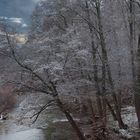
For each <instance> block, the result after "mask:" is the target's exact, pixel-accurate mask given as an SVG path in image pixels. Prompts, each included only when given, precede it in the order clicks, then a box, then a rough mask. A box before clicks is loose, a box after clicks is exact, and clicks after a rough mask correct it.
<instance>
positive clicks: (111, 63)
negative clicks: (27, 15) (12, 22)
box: [0, 0, 140, 140]
mask: <svg viewBox="0 0 140 140" xmlns="http://www.w3.org/2000/svg"><path fill="white" fill-rule="evenodd" d="M8 28H10V27H8ZM14 34H15V31H14V30H12V31H11V30H10V32H9V30H8V29H7V26H6V25H5V24H4V23H1V35H0V36H1V37H0V65H1V69H0V71H1V74H0V79H1V83H0V84H1V86H2V87H1V93H3V91H4V92H5V93H7V92H8V91H7V90H9V92H10V93H11V90H12V89H11V87H13V91H14V92H16V93H17V94H19V93H22V94H24V93H25V92H32V93H36V92H38V93H40V94H44V96H49V101H47V102H46V104H45V105H44V106H43V107H42V108H41V110H40V111H39V112H38V113H37V114H36V115H37V117H38V115H40V113H41V112H42V111H43V110H45V109H46V108H47V106H48V105H54V106H57V107H58V108H59V109H60V111H61V112H62V113H63V114H64V115H65V116H66V118H67V120H68V122H69V123H70V124H71V126H72V128H73V130H74V132H75V133H76V135H77V138H79V140H86V139H93V140H94V139H95V140H109V139H112V140H115V138H112V137H111V136H110V134H109V136H108V135H107V134H108V133H114V132H111V131H113V130H110V129H111V128H110V127H109V126H108V116H109V114H110V115H111V116H112V118H113V120H114V121H115V122H117V125H118V127H119V128H120V129H126V130H128V129H129V130H130V128H129V125H128V124H125V120H124V119H123V118H122V116H121V114H122V111H121V110H122V108H124V107H129V106H133V107H135V111H136V115H137V120H138V121H137V126H136V127H137V128H138V127H140V1H139V0H43V1H41V2H39V3H38V4H37V5H36V7H35V9H34V11H33V13H32V16H31V26H30V29H29V32H28V41H27V42H26V43H25V44H23V45H18V44H16V43H15V41H14V39H13V37H12V36H13V35H14ZM5 84H6V85H9V84H10V85H9V86H10V87H9V86H8V87H9V89H8V88H6V89H7V90H6V89H5V90H4V88H3V85H5ZM9 92H8V93H9ZM6 96H10V94H5V96H3V97H5V99H3V98H0V101H1V100H2V101H1V103H2V104H3V100H4V101H5V100H6V98H7V97H6ZM11 101H12V102H14V101H15V98H14V97H13V99H12V100H11ZM1 103H0V105H1ZM12 104H13V103H12ZM6 107H7V106H6ZM0 109H1V111H3V110H4V109H5V107H3V106H2V105H1V107H0ZM75 115H76V116H78V118H79V119H80V123H79V122H78V123H77V121H76V120H75V119H74V116H75ZM83 117H84V118H86V119H87V120H88V123H87V124H86V125H88V127H87V129H89V130H90V129H91V128H92V129H91V131H92V132H91V134H88V136H86V132H85V131H84V129H83V128H84V126H85V125H84V123H83V122H82V119H81V118H83ZM97 124H98V125H97ZM96 130H98V131H96ZM86 131H87V130H86ZM72 140H74V139H72Z"/></svg>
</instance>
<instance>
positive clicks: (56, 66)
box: [50, 62, 63, 71]
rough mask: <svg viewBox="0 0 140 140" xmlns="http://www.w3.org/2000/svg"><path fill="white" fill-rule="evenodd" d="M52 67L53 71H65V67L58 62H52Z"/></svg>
mask: <svg viewBox="0 0 140 140" xmlns="http://www.w3.org/2000/svg"><path fill="white" fill-rule="evenodd" d="M50 66H51V67H52V70H54V71H56V70H63V67H62V65H61V64H60V63H58V62H52V63H51V64H50Z"/></svg>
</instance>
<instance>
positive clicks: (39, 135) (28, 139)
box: [0, 129, 46, 140]
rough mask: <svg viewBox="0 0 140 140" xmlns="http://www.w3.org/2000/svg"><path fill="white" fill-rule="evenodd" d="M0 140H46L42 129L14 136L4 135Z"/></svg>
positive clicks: (21, 132) (17, 133)
mask: <svg viewBox="0 0 140 140" xmlns="http://www.w3.org/2000/svg"><path fill="white" fill-rule="evenodd" d="M0 140H46V138H45V135H44V133H43V131H42V130H41V129H31V130H26V131H20V132H16V133H14V134H2V135H0Z"/></svg>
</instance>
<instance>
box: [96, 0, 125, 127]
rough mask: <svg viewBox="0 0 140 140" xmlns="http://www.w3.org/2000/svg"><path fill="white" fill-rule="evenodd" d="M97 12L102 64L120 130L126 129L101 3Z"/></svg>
mask: <svg viewBox="0 0 140 140" xmlns="http://www.w3.org/2000/svg"><path fill="white" fill-rule="evenodd" d="M96 12H97V20H98V26H99V36H100V44H101V49H102V62H103V65H105V69H106V72H107V76H108V81H109V84H110V88H111V92H112V97H113V100H114V105H115V111H116V117H117V121H118V123H119V127H120V128H124V129H126V125H125V124H124V123H123V121H122V117H121V112H120V110H119V105H118V100H117V96H116V93H115V89H114V83H113V79H112V75H111V69H110V65H109V62H108V55H107V50H106V43H105V38H104V33H103V26H102V21H101V11H100V2H99V1H96Z"/></svg>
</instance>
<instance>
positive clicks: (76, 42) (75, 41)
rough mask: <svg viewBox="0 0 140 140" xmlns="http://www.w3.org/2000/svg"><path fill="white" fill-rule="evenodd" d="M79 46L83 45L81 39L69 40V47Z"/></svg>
mask: <svg viewBox="0 0 140 140" xmlns="http://www.w3.org/2000/svg"><path fill="white" fill-rule="evenodd" d="M79 46H81V41H79V40H77V39H74V40H72V41H70V42H68V47H69V48H73V49H75V48H77V47H79Z"/></svg>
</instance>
